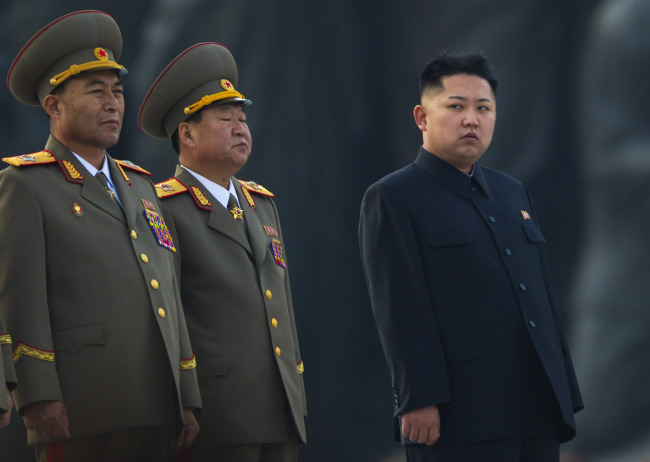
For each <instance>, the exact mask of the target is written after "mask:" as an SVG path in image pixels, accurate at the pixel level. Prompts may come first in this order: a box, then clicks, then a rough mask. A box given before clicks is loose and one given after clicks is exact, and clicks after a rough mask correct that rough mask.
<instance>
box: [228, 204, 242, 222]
mask: <svg viewBox="0 0 650 462" xmlns="http://www.w3.org/2000/svg"><path fill="white" fill-rule="evenodd" d="M228 211H229V212H230V213H232V217H233V218H234V219H235V220H243V219H244V211H243V210H242V209H240V208H239V207H237V205H236V204H235V206H234V207H232V208H230V209H228Z"/></svg>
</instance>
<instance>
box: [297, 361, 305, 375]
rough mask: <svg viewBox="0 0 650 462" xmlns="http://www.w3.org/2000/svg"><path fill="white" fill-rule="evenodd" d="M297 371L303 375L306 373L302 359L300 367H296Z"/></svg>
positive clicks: (299, 362)
mask: <svg viewBox="0 0 650 462" xmlns="http://www.w3.org/2000/svg"><path fill="white" fill-rule="evenodd" d="M296 369H298V374H302V373H304V372H305V364H304V363H303V362H302V359H301V360H300V361H298V365H297V366H296Z"/></svg>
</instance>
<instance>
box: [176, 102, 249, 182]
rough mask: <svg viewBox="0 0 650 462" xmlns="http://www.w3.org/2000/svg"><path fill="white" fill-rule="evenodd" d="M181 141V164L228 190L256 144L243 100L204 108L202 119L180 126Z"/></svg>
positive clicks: (179, 135)
mask: <svg viewBox="0 0 650 462" xmlns="http://www.w3.org/2000/svg"><path fill="white" fill-rule="evenodd" d="M178 140H179V148H180V149H179V150H180V152H179V157H178V159H179V162H180V163H181V165H183V166H185V167H187V168H189V169H190V170H192V171H194V172H196V173H198V174H199V175H201V176H204V177H205V178H207V179H209V180H211V181H213V182H215V183H216V184H218V185H220V186H222V187H224V188H225V189H228V186H229V184H230V178H231V177H232V176H233V175H234V174H236V173H237V172H238V171H239V170H240V169H241V168H242V167H243V166H244V165H245V164H246V161H247V160H248V157H249V156H250V153H251V148H252V144H253V143H252V139H251V133H250V130H249V128H248V124H247V123H246V113H245V112H244V108H243V107H242V105H241V103H226V104H218V105H213V106H209V107H207V108H206V109H203V111H202V113H201V121H200V122H196V121H189V122H182V123H181V124H180V125H179V126H178Z"/></svg>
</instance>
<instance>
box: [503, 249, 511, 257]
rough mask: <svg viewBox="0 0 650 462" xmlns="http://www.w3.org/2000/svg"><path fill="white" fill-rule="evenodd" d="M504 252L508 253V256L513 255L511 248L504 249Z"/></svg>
mask: <svg viewBox="0 0 650 462" xmlns="http://www.w3.org/2000/svg"><path fill="white" fill-rule="evenodd" d="M504 252H505V253H506V255H507V256H510V255H512V250H510V249H506V250H504Z"/></svg>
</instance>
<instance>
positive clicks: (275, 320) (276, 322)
mask: <svg viewBox="0 0 650 462" xmlns="http://www.w3.org/2000/svg"><path fill="white" fill-rule="evenodd" d="M271 325H272V326H273V328H275V329H277V328H278V320H277V319H275V318H273V319H271Z"/></svg>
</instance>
